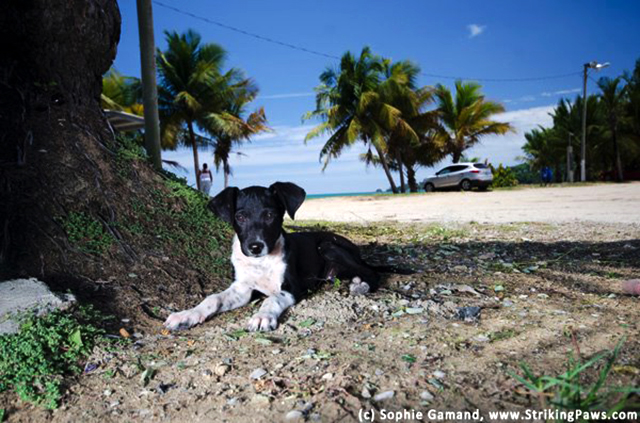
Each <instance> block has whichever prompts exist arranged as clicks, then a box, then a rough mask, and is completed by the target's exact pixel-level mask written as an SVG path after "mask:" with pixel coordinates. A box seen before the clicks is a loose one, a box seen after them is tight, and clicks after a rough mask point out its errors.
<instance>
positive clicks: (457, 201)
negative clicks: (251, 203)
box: [296, 182, 640, 223]
mask: <svg viewBox="0 0 640 423" xmlns="http://www.w3.org/2000/svg"><path fill="white" fill-rule="evenodd" d="M296 216H297V217H298V218H299V219H313V220H327V221H331V222H357V223H364V222H376V221H383V220H385V221H396V222H458V223H460V222H472V221H473V222H480V223H509V222H552V223H562V222H574V221H576V220H580V221H591V222H607V223H616V222H619V223H638V222H640V182H632V183H625V184H597V185H588V186H576V185H572V186H563V187H552V188H540V187H534V188H530V187H526V188H517V189H511V190H496V191H489V192H478V191H471V192H436V193H432V194H412V195H404V196H391V195H381V196H369V197H332V198H322V199H314V200H311V201H307V202H306V203H304V204H303V205H302V208H301V209H300V210H299V211H298V212H297V213H296Z"/></svg>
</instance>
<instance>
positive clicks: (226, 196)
mask: <svg viewBox="0 0 640 423" xmlns="http://www.w3.org/2000/svg"><path fill="white" fill-rule="evenodd" d="M238 191H239V190H238V188H236V187H229V188H225V189H224V190H222V191H221V192H220V193H219V194H218V195H216V196H215V197H213V198H212V199H211V201H209V204H207V207H208V208H209V210H211V211H212V212H213V214H215V215H216V216H218V217H219V218H220V219H222V220H224V221H225V222H227V223H228V224H233V219H234V217H233V216H234V214H235V213H236V198H237V197H238Z"/></svg>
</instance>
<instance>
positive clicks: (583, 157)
mask: <svg viewBox="0 0 640 423" xmlns="http://www.w3.org/2000/svg"><path fill="white" fill-rule="evenodd" d="M607 66H609V62H606V63H598V62H597V61H595V60H593V61H591V62H589V63H585V64H584V74H583V75H584V76H583V87H582V101H583V104H582V144H581V148H580V150H581V151H580V181H581V182H585V181H586V180H587V76H588V75H587V73H588V72H589V69H595V70H596V71H599V70H600V69H603V68H606V67H607Z"/></svg>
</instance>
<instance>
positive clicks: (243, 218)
mask: <svg viewBox="0 0 640 423" xmlns="http://www.w3.org/2000/svg"><path fill="white" fill-rule="evenodd" d="M236 220H237V221H238V223H244V221H246V220H247V217H246V216H245V215H243V214H236Z"/></svg>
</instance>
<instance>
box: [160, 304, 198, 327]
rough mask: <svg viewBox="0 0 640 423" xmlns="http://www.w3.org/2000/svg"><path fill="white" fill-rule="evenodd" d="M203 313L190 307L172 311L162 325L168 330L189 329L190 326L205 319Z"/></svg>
mask: <svg viewBox="0 0 640 423" xmlns="http://www.w3.org/2000/svg"><path fill="white" fill-rule="evenodd" d="M206 318H207V316H205V315H204V313H202V312H200V311H198V310H196V309H195V308H191V309H189V310H184V311H181V312H178V313H172V314H171V315H170V316H169V317H168V318H167V320H165V322H164V327H166V328H167V329H169V330H176V329H189V328H190V327H191V326H195V325H197V324H200V323H202V322H204V321H205V320H206Z"/></svg>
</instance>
